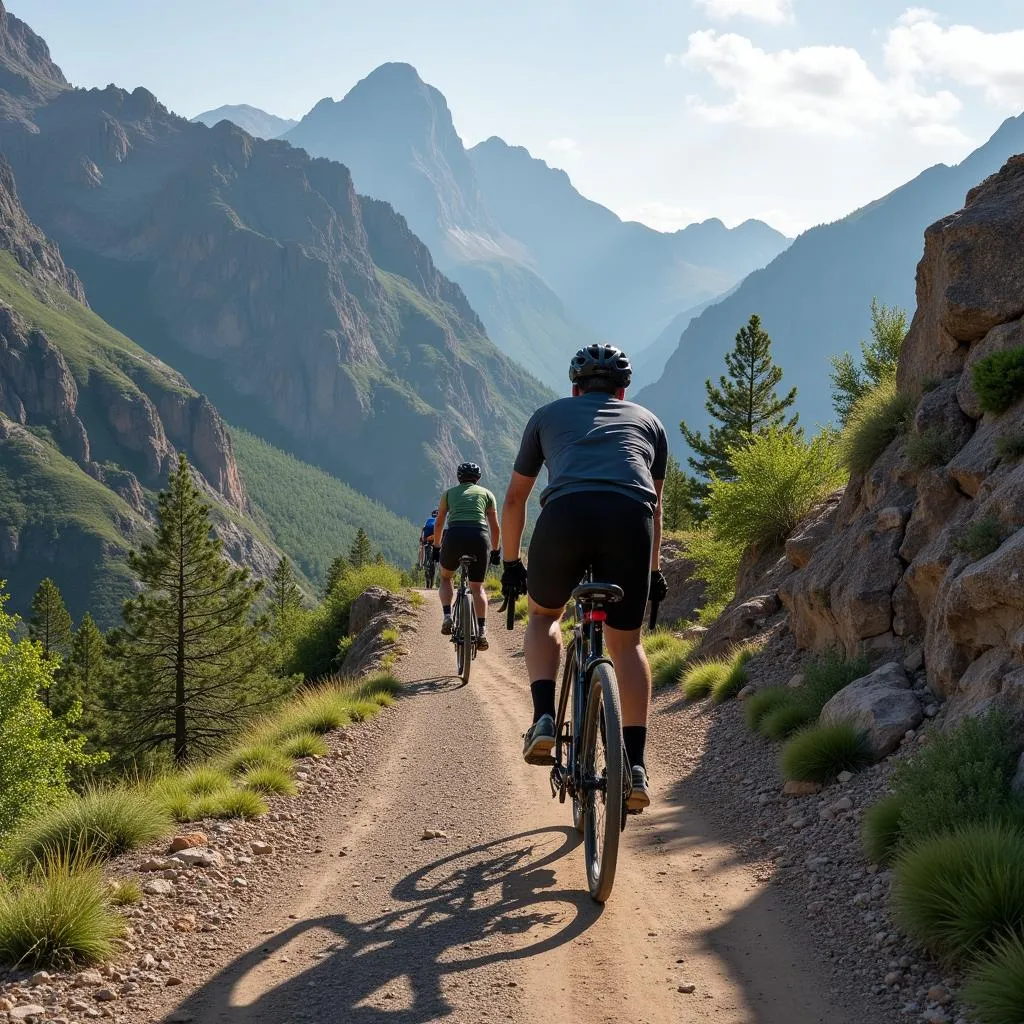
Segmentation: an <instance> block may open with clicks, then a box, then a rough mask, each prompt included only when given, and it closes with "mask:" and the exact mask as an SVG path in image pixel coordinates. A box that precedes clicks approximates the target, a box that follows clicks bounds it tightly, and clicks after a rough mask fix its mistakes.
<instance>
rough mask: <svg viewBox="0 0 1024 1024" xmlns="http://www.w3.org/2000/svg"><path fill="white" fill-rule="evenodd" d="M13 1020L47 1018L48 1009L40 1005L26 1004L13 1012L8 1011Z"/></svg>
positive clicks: (17, 1007)
mask: <svg viewBox="0 0 1024 1024" xmlns="http://www.w3.org/2000/svg"><path fill="white" fill-rule="evenodd" d="M7 1016H8V1017H9V1018H10V1019H11V1020H28V1019H29V1017H45V1016H46V1008H45V1007H43V1006H40V1005H39V1004H38V1003H25V1004H24V1005H23V1006H16V1007H14V1009H13V1010H8V1011H7Z"/></svg>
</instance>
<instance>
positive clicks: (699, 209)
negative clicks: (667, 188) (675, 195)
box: [615, 202, 712, 231]
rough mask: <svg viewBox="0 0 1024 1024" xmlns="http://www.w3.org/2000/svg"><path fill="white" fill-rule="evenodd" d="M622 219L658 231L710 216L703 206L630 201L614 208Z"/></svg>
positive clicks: (672, 229)
mask: <svg viewBox="0 0 1024 1024" xmlns="http://www.w3.org/2000/svg"><path fill="white" fill-rule="evenodd" d="M615 212H616V213H618V215H619V216H620V217H621V218H622V219H623V220H636V221H639V222H640V223H641V224H646V225H648V226H649V227H652V228H656V229H657V230H658V231H678V230H679V229H680V228H685V227H686V226H687V225H688V224H699V223H700V222H701V221H705V220H707V219H708V218H709V217H711V216H712V213H711V211H710V210H708V209H707V208H706V207H703V206H675V205H674V204H672V203H659V202H647V203H632V204H630V205H628V206H623V207H618V208H616V211H615Z"/></svg>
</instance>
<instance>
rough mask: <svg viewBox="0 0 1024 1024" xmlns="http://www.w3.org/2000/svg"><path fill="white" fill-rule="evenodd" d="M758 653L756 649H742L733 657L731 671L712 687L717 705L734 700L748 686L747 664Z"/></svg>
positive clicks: (730, 662) (712, 695)
mask: <svg viewBox="0 0 1024 1024" xmlns="http://www.w3.org/2000/svg"><path fill="white" fill-rule="evenodd" d="M756 653H757V648H756V647H742V648H740V650H738V651H737V652H736V653H735V654H734V655H733V656H732V658H731V659H730V661H729V671H728V672H726V674H725V675H724V676H722V678H721V679H719V680H718V681H717V682H716V683H715V684H714V685H713V686H712V687H711V699H712V700H713V701H714V702H715V703H716V704H723V703H725V701H727V700H732V699H733V697H735V696H736V694H737V693H739V692H740V690H742V689H743V687H744V686H746V685H747V683H748V681H749V677H748V675H747V662H749V661H750V659H751V658H752V657H753V656H754V655H755V654H756Z"/></svg>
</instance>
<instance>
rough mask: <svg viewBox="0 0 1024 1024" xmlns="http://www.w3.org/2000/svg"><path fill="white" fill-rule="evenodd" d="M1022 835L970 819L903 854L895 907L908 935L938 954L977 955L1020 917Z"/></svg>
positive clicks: (1023, 899) (1023, 902) (1023, 901)
mask: <svg viewBox="0 0 1024 1024" xmlns="http://www.w3.org/2000/svg"><path fill="white" fill-rule="evenodd" d="M1021 864H1024V834H1022V833H1021V832H1020V831H1018V830H1017V829H1015V828H1011V827H1009V826H1006V825H1002V824H989V823H986V824H983V825H971V826H968V827H966V828H959V829H957V830H956V831H954V832H949V833H946V834H943V835H938V836H934V837H933V838H931V839H926V840H924V841H923V842H921V843H919V844H918V845H916V846H913V847H912V848H911V849H909V850H908V851H906V852H905V853H903V854H902V855H901V856H900V858H899V860H898V861H897V863H896V868H895V872H894V877H893V906H894V909H895V912H896V916H897V919H898V921H899V923H900V924H901V925H902V927H903V929H904V930H905V931H906V933H907V934H908V935H909V936H910V937H911V938H912V939H914V940H916V941H917V942H918V943H920V944H921V945H922V946H924V947H925V948H926V949H928V950H930V951H931V952H933V953H935V954H936V955H937V956H939V957H943V958H947V959H960V958H963V957H970V956H972V955H975V954H978V953H981V952H982V951H983V950H984V949H985V948H986V947H988V946H991V945H993V944H995V943H997V942H999V941H1000V940H1001V939H1004V938H1006V937H1007V936H1009V935H1012V934H1014V933H1015V932H1017V931H1018V930H1019V929H1020V927H1021V922H1022V921H1024V871H1022V870H1021Z"/></svg>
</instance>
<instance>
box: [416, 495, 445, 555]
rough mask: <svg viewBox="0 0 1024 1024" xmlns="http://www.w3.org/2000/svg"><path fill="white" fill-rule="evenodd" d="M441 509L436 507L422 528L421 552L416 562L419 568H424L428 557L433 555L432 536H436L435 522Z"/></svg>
mask: <svg viewBox="0 0 1024 1024" xmlns="http://www.w3.org/2000/svg"><path fill="white" fill-rule="evenodd" d="M439 511H440V509H436V508H435V509H434V511H433V512H431V513H430V515H429V516H428V518H427V521H426V522H425V523H424V524H423V529H422V530H420V554H419V558H418V560H417V562H416V568H417V569H422V568H423V567H424V566H425V565H426V564H427V557H428V556H432V553H433V545H432V544H431V538H432V537H433V536H434V524H435V523H436V522H437V514H438V512H439ZM435 561H436V559H435Z"/></svg>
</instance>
